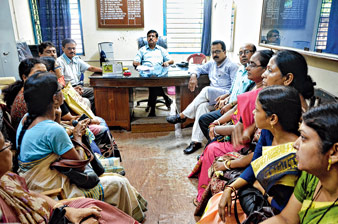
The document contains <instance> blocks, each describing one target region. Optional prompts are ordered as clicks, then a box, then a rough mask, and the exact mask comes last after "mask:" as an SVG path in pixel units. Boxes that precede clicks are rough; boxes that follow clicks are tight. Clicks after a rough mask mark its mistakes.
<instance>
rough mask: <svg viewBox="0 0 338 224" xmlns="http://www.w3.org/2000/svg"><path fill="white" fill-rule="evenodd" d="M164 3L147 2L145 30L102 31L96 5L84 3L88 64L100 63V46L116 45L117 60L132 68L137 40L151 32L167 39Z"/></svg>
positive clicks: (82, 1) (92, 2)
mask: <svg viewBox="0 0 338 224" xmlns="http://www.w3.org/2000/svg"><path fill="white" fill-rule="evenodd" d="M162 2H163V1H162V0H145V1H144V28H128V29H127V28H98V23H97V8H96V1H88V0H81V1H80V3H81V14H82V29H83V39H84V46H85V54H86V55H85V56H84V57H83V58H84V59H85V60H88V61H90V60H98V59H99V55H98V45H97V44H98V43H99V42H105V41H110V42H113V47H114V57H115V59H116V60H119V61H123V62H124V63H128V64H131V61H132V60H133V58H134V56H135V55H136V53H137V50H138V48H137V38H138V37H141V36H146V34H147V31H148V30H150V29H154V30H156V31H157V32H158V33H159V35H161V36H162V35H163V4H162Z"/></svg>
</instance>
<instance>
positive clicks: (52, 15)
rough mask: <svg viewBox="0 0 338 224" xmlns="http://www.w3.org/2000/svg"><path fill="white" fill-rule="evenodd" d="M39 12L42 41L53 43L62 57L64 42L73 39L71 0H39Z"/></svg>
mask: <svg viewBox="0 0 338 224" xmlns="http://www.w3.org/2000/svg"><path fill="white" fill-rule="evenodd" d="M38 10H39V18H40V26H41V35H42V40H43V41H51V42H52V43H53V44H54V45H55V46H56V51H57V53H58V55H61V54H62V40H64V39H65V38H70V37H71V18H70V6H69V0H39V1H38Z"/></svg>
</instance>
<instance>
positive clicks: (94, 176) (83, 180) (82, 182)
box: [50, 140, 105, 189]
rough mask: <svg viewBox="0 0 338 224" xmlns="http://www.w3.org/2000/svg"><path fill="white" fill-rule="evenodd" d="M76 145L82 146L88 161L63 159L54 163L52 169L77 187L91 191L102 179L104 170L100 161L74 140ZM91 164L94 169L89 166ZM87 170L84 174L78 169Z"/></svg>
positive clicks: (82, 145) (83, 146)
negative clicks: (100, 177)
mask: <svg viewBox="0 0 338 224" xmlns="http://www.w3.org/2000/svg"><path fill="white" fill-rule="evenodd" d="M72 141H73V143H74V144H76V145H79V146H81V147H82V148H83V149H84V152H85V153H86V155H87V157H88V159H86V160H72V159H62V158H60V159H59V160H58V161H55V162H53V163H52V164H51V165H50V167H51V169H56V170H57V171H59V172H60V173H62V174H64V175H66V176H67V177H68V178H69V180H70V182H71V183H73V184H75V185H76V186H78V187H80V188H84V189H91V188H93V187H95V186H96V185H97V184H98V183H99V182H100V179H99V177H98V176H100V175H101V174H103V173H104V171H105V170H104V168H103V166H102V164H101V163H100V161H99V160H98V159H97V158H96V157H95V156H94V155H93V153H92V152H91V151H90V149H88V148H87V147H86V146H85V145H84V144H81V143H79V142H77V141H75V140H72ZM89 163H90V165H91V166H92V167H90V166H89ZM83 168H84V169H85V170H84V171H83V172H81V171H79V170H78V169H83Z"/></svg>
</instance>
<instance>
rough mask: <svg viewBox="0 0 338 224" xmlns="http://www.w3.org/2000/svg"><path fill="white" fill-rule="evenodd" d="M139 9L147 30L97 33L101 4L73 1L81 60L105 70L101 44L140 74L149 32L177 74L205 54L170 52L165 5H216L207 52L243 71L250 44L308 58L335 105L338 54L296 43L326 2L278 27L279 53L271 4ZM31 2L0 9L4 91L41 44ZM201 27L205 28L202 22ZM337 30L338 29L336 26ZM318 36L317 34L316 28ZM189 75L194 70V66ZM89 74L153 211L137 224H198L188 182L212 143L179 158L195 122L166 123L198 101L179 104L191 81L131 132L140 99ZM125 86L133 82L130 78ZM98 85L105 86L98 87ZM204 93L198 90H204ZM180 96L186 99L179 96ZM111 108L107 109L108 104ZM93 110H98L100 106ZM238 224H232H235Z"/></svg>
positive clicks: (148, 4)
mask: <svg viewBox="0 0 338 224" xmlns="http://www.w3.org/2000/svg"><path fill="white" fill-rule="evenodd" d="M36 1H37V0H36ZM70 1H71V0H70ZM122 1H123V2H127V1H124V0H120V1H119V0H117V1H115V3H116V2H118V3H120V2H122ZM141 1H142V2H143V21H144V25H143V27H131V28H130V27H124V28H116V27H100V26H99V19H98V18H99V16H98V13H99V12H98V11H99V10H98V3H99V2H100V1H99V0H72V2H73V3H76V4H77V5H78V6H79V10H80V13H79V15H80V17H81V19H80V20H79V21H80V25H81V40H82V46H83V53H82V54H79V55H78V56H79V57H80V58H81V59H82V60H83V61H85V62H86V63H88V64H90V65H91V66H96V67H100V52H99V48H98V44H99V43H102V42H112V43H113V45H112V46H113V52H114V62H122V64H123V67H128V68H129V69H130V70H132V73H133V74H135V72H136V70H135V68H134V67H133V61H134V58H135V55H136V54H137V53H138V51H139V47H138V38H140V37H146V36H147V32H148V31H149V30H156V31H157V32H158V34H159V36H166V38H167V40H168V48H167V50H168V52H169V55H170V57H171V59H173V60H174V64H173V65H169V67H170V68H175V69H176V68H177V67H179V66H177V65H176V63H182V62H186V60H187V58H188V57H189V56H190V55H191V54H193V53H200V52H201V50H196V49H194V50H191V48H190V47H187V49H185V48H184V47H183V48H180V49H179V50H176V49H175V50H172V49H171V46H170V38H171V37H170V35H171V34H170V33H168V31H167V28H168V24H167V22H166V18H167V15H166V10H167V5H166V4H167V3H168V2H170V1H171V2H174V3H175V4H176V5H177V6H175V7H180V5H184V6H188V7H187V8H186V10H187V11H189V10H188V9H189V4H190V3H191V2H193V1H196V2H200V3H201V4H203V3H204V4H205V3H206V2H211V27H210V34H211V37H210V46H211V42H212V41H214V40H222V41H224V43H225V44H226V56H227V58H229V59H230V60H231V61H232V62H234V63H236V64H237V65H238V66H240V60H239V56H238V52H239V49H240V48H241V47H242V46H243V45H244V44H246V43H253V44H254V45H255V46H256V47H257V50H267V49H272V50H273V51H275V52H277V51H278V50H283V49H288V50H296V51H298V52H299V53H301V54H302V55H303V56H304V57H305V59H306V61H307V64H308V74H309V75H310V76H311V78H312V80H313V82H314V83H315V84H316V85H315V88H316V89H322V90H324V91H325V92H327V93H328V94H329V95H330V97H331V96H333V97H334V98H335V99H334V100H335V101H337V100H338V88H337V84H338V52H335V53H332V54H331V53H329V54H325V53H322V52H321V51H318V50H317V52H316V50H314V49H313V46H314V44H315V43H314V42H311V41H313V40H314V39H315V38H316V35H315V34H312V31H311V34H309V33H306V34H304V37H303V39H304V38H307V39H306V40H305V41H304V40H303V39H301V40H299V39H293V38H300V36H301V35H303V34H301V33H302V32H301V31H302V29H308V28H309V29H310V27H311V26H314V25H313V18H314V17H315V16H318V13H319V12H318V10H315V9H313V7H320V5H321V2H322V1H325V0H309V1H308V3H306V7H305V8H306V10H305V11H309V12H310V14H308V15H307V16H304V18H303V21H302V22H303V24H302V25H300V27H302V28H297V27H296V28H295V26H294V27H291V28H290V30H291V31H290V30H288V31H286V30H287V29H285V30H283V28H281V27H277V28H276V29H278V30H279V31H280V34H279V35H280V44H278V46H276V45H274V44H272V45H269V44H265V43H264V40H265V39H266V34H267V32H268V31H269V30H270V27H265V28H264V27H262V15H263V14H264V12H263V10H264V2H266V1H269V0H177V1H175V0H141ZM271 1H274V2H278V3H280V2H281V1H282V2H288V3H290V2H297V4H298V2H303V3H304V1H303V0H298V1H292V0H291V1H288V0H271ZM333 1H335V2H336V1H338V0H332V2H333ZM32 2H34V0H1V1H0V20H1V23H0V31H1V35H0V54H1V55H0V60H1V61H0V85H1V78H4V77H15V79H16V80H18V79H19V73H18V65H19V63H20V62H19V59H18V55H17V43H19V42H25V43H27V44H28V45H38V44H40V43H39V42H38V40H37V34H36V30H35V26H34V25H33V23H34V22H33V16H32ZM185 2H186V3H185ZM306 2H307V1H306ZM285 4H287V3H285ZM290 4H291V3H290ZM312 9H313V10H312ZM336 10H337V9H336ZM187 13H189V12H187ZM311 13H312V14H311ZM337 13H338V12H337ZM201 23H203V19H202V20H201ZM316 23H318V20H316ZM315 26H316V25H315ZM336 26H338V25H337V24H336ZM202 27H203V24H200V31H201V34H200V35H202ZM183 29H184V28H183ZM315 29H317V27H316V28H315ZM184 32H186V31H183V33H184ZM288 32H289V33H288ZM298 32H299V33H298ZM336 32H337V29H336ZM69 38H70V37H69ZM200 39H201V38H200ZM310 39H311V40H310ZM309 43H310V45H311V47H308V46H310V45H308V44H309ZM336 43H337V42H336ZM297 44H298V45H297ZM200 45H201V44H200ZM286 45H287V46H286ZM300 45H301V46H300ZM295 46H300V48H302V49H296V48H294V47H295ZM309 50H310V51H309ZM8 56H9V57H8ZM207 59H208V61H210V60H213V59H212V56H210V55H207ZM196 66H197V65H196ZM191 67H193V65H192V66H191ZM92 74H93V72H90V71H86V72H85V73H84V83H85V86H90V84H91V83H94V84H95V85H98V86H96V87H97V89H95V88H94V91H97V92H95V94H97V95H95V97H96V96H99V99H104V100H107V101H105V102H101V103H102V105H99V109H97V110H96V112H98V111H99V112H100V113H102V114H96V115H97V116H100V117H103V118H104V119H105V120H106V123H107V124H108V126H109V128H110V132H111V133H112V136H113V137H114V139H115V140H116V143H117V146H118V147H119V149H120V151H121V155H122V157H123V162H122V163H121V166H123V167H124V171H125V177H127V178H128V180H129V182H130V184H131V185H133V187H135V188H136V190H138V191H139V193H140V194H141V195H142V196H143V197H144V198H145V199H146V200H147V201H148V207H147V209H148V211H147V212H145V214H146V215H145V216H144V217H142V219H140V220H141V221H140V223H145V224H148V223H150V224H152V223H161V224H164V223H195V222H196V221H197V220H199V218H200V217H198V218H196V217H194V211H195V209H196V206H195V205H194V203H195V201H194V200H195V198H196V195H197V193H198V190H197V186H198V180H197V179H188V178H187V176H188V174H189V173H190V172H191V170H192V169H193V168H194V167H195V164H196V157H197V161H199V160H198V159H199V158H200V156H201V154H202V153H203V150H204V147H205V146H206V145H207V142H208V141H207V140H206V139H204V140H203V141H202V147H201V149H199V148H198V150H194V153H193V154H192V155H186V154H190V153H186V152H182V150H184V149H185V148H186V147H187V145H188V144H189V142H190V140H191V132H192V129H193V128H192V127H193V122H194V121H193V120H190V119H188V121H187V123H184V122H183V120H182V122H181V121H179V122H176V123H182V125H181V124H178V125H172V124H169V123H170V122H169V121H168V122H169V123H168V122H167V120H166V119H168V117H167V116H169V115H173V114H176V113H179V112H182V111H180V110H179V109H177V108H180V106H179V104H178V102H180V105H185V106H187V105H188V104H189V103H190V102H191V101H192V100H193V98H191V99H190V98H189V100H186V101H184V100H182V97H184V94H185V92H184V91H182V88H186V89H185V91H188V81H189V78H190V77H188V78H187V77H185V78H186V80H185V81H186V84H185V85H184V86H183V84H182V85H181V86H179V85H177V88H176V93H177V94H176V96H175V93H174V94H172V95H170V97H171V99H173V100H174V102H175V100H177V99H180V101H178V102H176V104H173V105H174V106H175V107H176V108H173V107H172V108H169V107H168V110H166V107H165V104H164V106H163V105H162V107H161V109H160V110H159V111H160V112H158V111H156V115H157V117H161V120H156V119H154V118H148V113H147V114H144V108H145V107H146V106H143V107H141V109H142V113H141V114H142V115H141V116H143V115H144V119H146V120H147V121H145V123H142V124H140V123H137V122H136V123H133V125H134V126H132V127H131V126H130V125H131V122H132V121H135V119H134V116H136V117H137V116H138V115H139V113H140V112H135V113H133V112H131V111H129V110H130V107H131V110H132V107H136V106H135V105H136V100H139V98H137V99H133V101H134V102H132V104H133V105H132V106H131V102H130V95H127V96H125V95H124V96H123V97H125V100H126V101H122V98H123V97H121V99H118V98H119V96H118V95H114V94H120V92H119V90H118V88H114V91H115V90H116V92H114V93H110V92H105V91H106V90H104V88H106V87H107V86H105V84H102V83H100V82H101V80H100V79H92V80H91V79H90V78H89V77H90V76H91V75H92ZM187 74H188V73H187ZM124 78H125V79H126V80H128V77H124ZM182 80H183V79H182ZM182 82H184V81H182ZM101 84H102V86H100V85H101ZM204 84H205V83H203V85H204ZM123 85H124V84H123V83H122V84H121V86H122V87H124V88H125V87H126V86H123ZM203 85H201V87H202V86H203ZM154 86H156V84H151V86H146V85H143V84H142V86H141V87H143V89H142V91H144V89H146V88H144V87H147V88H148V87H154ZM168 86H171V85H165V86H164V87H168ZM110 87H112V86H109V88H110ZM119 87H120V86H119ZM127 87H128V88H129V87H132V88H134V87H138V86H134V84H133V85H132V86H128V85H127ZM110 89H112V88H110ZM201 89H202V88H200V89H199V91H200V90H201ZM164 90H165V92H166V93H167V89H166V88H164ZM100 91H102V92H100ZM109 91H110V90H109ZM123 91H124V90H123ZM133 91H134V90H131V91H129V90H128V89H127V90H126V92H125V94H132V93H133V94H134V97H135V93H136V88H135V91H134V92H133ZM142 91H141V92H142ZM146 91H147V90H146ZM147 93H148V92H146V93H144V92H142V94H143V95H141V97H140V98H146V97H147V96H148V95H147ZM178 93H180V94H181V95H178ZM99 94H101V95H99ZM109 94H113V95H114V97H115V98H114V100H110V99H108V98H107V97H110V96H112V95H109ZM168 95H169V94H168ZM196 95H197V94H196ZM189 97H191V96H189ZM118 100H120V101H118ZM128 100H129V104H128V105H121V102H127V103H128ZM108 101H109V103H107V102H108ZM113 101H114V102H113ZM182 102H183V104H182ZM95 103H96V104H101V103H100V102H98V101H95ZM105 104H107V105H108V104H109V106H108V107H107V106H106V105H105ZM110 105H114V110H115V111H110V110H109V109H106V108H110V109H111V108H113V106H110ZM144 105H145V104H144ZM124 106H126V107H127V109H122V107H124ZM169 106H170V105H169ZM97 108H98V106H97ZM163 108H164V109H163ZM118 109H121V111H122V110H123V113H127V118H126V120H125V117H119V116H122V115H121V114H119V111H118ZM126 111H127V112H126ZM161 111H162V112H161ZM163 111H165V112H163ZM147 112H148V111H147ZM121 113H122V112H121ZM118 117H119V118H118ZM114 122H115V123H114ZM154 123H155V124H154ZM156 123H158V124H156ZM110 124H114V125H110ZM115 124H116V125H115ZM149 124H150V125H149ZM137 125H140V126H137ZM142 125H144V126H142ZM147 125H148V126H147ZM156 125H157V126H156ZM155 126H156V127H155ZM152 128H154V130H155V129H156V131H154V132H152ZM143 131H144V132H143ZM188 147H189V146H188ZM188 147H187V148H188ZM0 217H1V214H0ZM0 220H1V219H0ZM117 223H118V222H117ZM233 223H235V221H234V222H233Z"/></svg>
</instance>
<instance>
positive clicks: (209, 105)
mask: <svg viewBox="0 0 338 224" xmlns="http://www.w3.org/2000/svg"><path fill="white" fill-rule="evenodd" d="M211 52H212V58H213V59H214V60H213V61H209V62H207V63H206V64H204V65H201V66H199V67H197V68H196V69H195V70H194V71H191V77H190V80H189V84H188V87H189V89H190V91H191V92H193V91H195V88H196V87H198V85H197V84H198V81H197V78H198V77H199V76H200V75H201V74H208V76H209V80H210V86H207V87H205V88H203V89H202V90H201V92H200V93H199V94H198V95H197V96H196V97H195V99H194V100H193V101H192V102H191V103H190V104H189V105H188V106H187V108H186V109H185V110H184V111H183V112H181V113H179V114H176V115H172V116H169V117H167V121H168V122H169V123H171V124H176V123H182V122H184V121H185V120H186V118H187V117H188V118H195V122H194V126H193V130H192V136H191V143H190V145H189V146H188V147H187V148H186V149H185V150H184V153H185V154H189V153H192V152H194V151H196V150H197V149H199V148H201V147H202V144H201V143H202V140H203V133H202V131H201V129H200V127H199V124H198V119H199V118H200V116H201V115H203V114H205V113H208V112H210V111H211V110H212V109H213V105H214V104H215V103H216V101H215V100H216V98H217V97H218V96H220V95H222V94H225V93H229V91H230V88H231V85H232V83H233V81H234V79H235V76H236V72H237V69H238V66H237V65H236V64H235V63H233V62H231V61H230V59H229V58H227V56H226V49H225V44H224V42H223V41H220V40H217V41H214V42H212V45H211Z"/></svg>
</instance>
